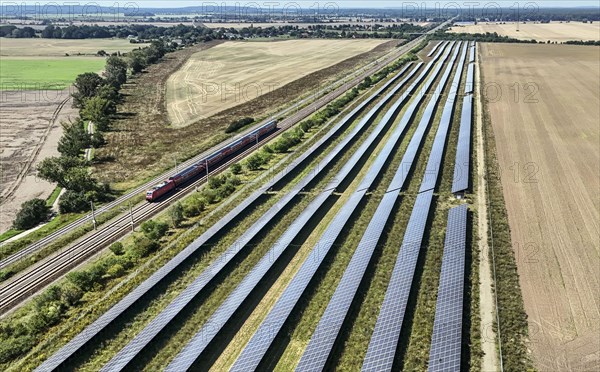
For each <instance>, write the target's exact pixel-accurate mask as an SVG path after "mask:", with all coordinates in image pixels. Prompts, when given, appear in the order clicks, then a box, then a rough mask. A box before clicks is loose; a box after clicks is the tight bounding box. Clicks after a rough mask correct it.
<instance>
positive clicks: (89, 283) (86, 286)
mask: <svg viewBox="0 0 600 372" xmlns="http://www.w3.org/2000/svg"><path fill="white" fill-rule="evenodd" d="M67 280H68V281H70V282H71V283H72V284H74V285H75V286H77V287H79V288H81V289H83V290H84V291H89V290H90V289H92V287H93V286H94V281H93V279H92V276H91V275H90V273H89V272H87V271H71V272H70V273H68V274H67Z"/></svg>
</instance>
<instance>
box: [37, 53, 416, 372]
mask: <svg viewBox="0 0 600 372" xmlns="http://www.w3.org/2000/svg"><path fill="white" fill-rule="evenodd" d="M419 67H420V64H419V65H417V66H416V67H415V70H416V69H418V68H419ZM406 68H408V66H406ZM406 68H405V69H403V70H401V72H399V73H398V74H397V75H396V76H395V77H394V78H393V79H391V80H390V81H388V82H387V83H386V84H384V85H383V86H382V87H381V88H380V89H378V90H377V91H376V92H375V93H374V94H373V95H371V96H370V97H369V98H368V99H366V100H365V101H363V102H362V103H361V104H359V105H358V106H357V107H356V108H355V109H354V110H352V111H351V112H350V113H348V114H347V115H346V116H345V117H344V118H343V119H342V120H341V121H340V123H338V124H337V125H335V126H334V127H333V128H332V129H331V130H330V131H329V132H328V133H327V134H326V135H325V136H323V137H322V138H321V139H320V140H319V141H317V142H316V143H315V144H314V145H313V146H311V148H310V149H309V150H308V151H306V152H305V153H303V154H301V155H300V156H299V157H298V158H297V159H296V161H295V162H294V163H292V165H291V166H289V167H288V168H286V169H285V170H283V171H281V172H280V173H278V174H277V175H275V176H274V177H273V178H272V179H271V181H270V182H267V184H266V185H263V186H262V187H260V188H258V190H257V191H256V192H254V193H253V194H252V195H250V196H249V197H248V198H247V199H246V200H245V201H244V202H242V203H240V204H239V205H238V206H237V207H235V208H234V209H233V210H231V211H230V212H229V213H228V214H227V215H225V216H224V217H223V218H222V219H221V220H219V221H218V222H217V223H215V224H214V225H213V226H211V227H210V228H209V229H208V230H207V231H206V232H205V233H204V234H202V235H201V236H200V237H198V238H197V239H196V240H194V242H192V243H191V244H190V245H189V246H187V247H186V248H185V249H183V250H182V251H181V252H180V253H179V254H177V255H176V256H175V257H174V258H173V259H171V261H169V262H168V263H167V264H165V265H164V266H163V267H161V268H160V269H158V270H157V271H156V272H155V273H154V274H153V275H152V276H150V277H149V278H148V279H146V280H145V281H144V282H142V284H140V285H139V286H138V287H136V288H135V289H134V290H133V291H131V292H130V293H129V294H128V295H127V296H125V297H124V298H123V299H122V300H121V301H119V302H118V303H117V304H116V305H114V306H113V307H111V308H110V309H109V310H108V311H107V312H106V313H104V314H103V315H102V316H100V318H98V319H97V320H96V321H95V322H93V323H92V324H91V325H89V326H88V327H86V328H85V329H84V330H83V331H82V332H81V333H79V334H78V335H77V336H75V337H74V338H73V339H72V340H71V341H69V342H68V343H67V344H66V345H65V346H63V347H62V348H61V349H60V350H58V351H57V352H56V353H54V354H53V355H52V356H51V357H50V358H48V359H47V360H46V361H44V363H42V364H41V365H40V366H39V367H38V368H37V369H36V370H37V371H51V370H54V369H56V368H58V367H59V366H60V365H62V364H63V363H64V362H65V361H66V360H67V359H68V358H70V357H71V356H73V355H74V354H75V353H76V352H77V351H78V350H80V349H81V348H82V347H83V346H84V345H85V344H87V343H88V342H89V341H90V340H91V339H92V338H94V337H95V336H96V335H97V334H98V333H99V332H100V331H102V330H103V329H104V328H105V327H106V326H108V325H109V324H110V323H112V322H113V321H114V320H115V319H116V318H117V317H118V316H120V315H121V314H122V313H123V312H125V311H126V310H127V309H128V308H129V307H130V306H131V305H133V304H134V303H135V302H137V301H138V300H139V299H140V298H141V297H142V296H143V295H144V294H146V293H147V292H148V291H149V290H151V289H152V288H153V287H154V286H155V285H156V284H157V283H159V282H160V281H161V280H162V279H163V278H164V277H165V276H167V275H168V274H169V273H170V272H172V271H173V270H174V269H175V268H176V267H178V266H179V265H180V264H181V263H182V262H184V261H185V260H186V259H187V258H188V257H189V256H190V255H192V254H193V253H194V252H195V251H196V250H197V249H199V248H200V247H201V246H202V245H203V244H204V243H206V241H208V240H209V239H210V238H211V237H213V236H214V235H216V234H217V233H218V232H219V231H220V230H221V229H222V228H224V227H225V226H226V225H227V224H228V223H229V221H231V220H233V219H234V218H235V217H236V216H237V215H238V214H240V213H241V212H242V211H243V210H244V209H246V207H247V206H248V205H251V204H252V203H253V202H254V201H256V200H257V199H258V198H259V197H260V196H261V195H263V194H264V193H265V192H266V191H267V190H269V189H270V188H272V187H273V186H274V185H275V184H277V183H278V182H279V181H280V180H281V179H282V178H283V177H285V176H286V175H287V174H288V173H289V172H290V171H292V170H293V169H294V168H295V167H296V166H297V165H298V164H301V163H302V162H303V161H304V160H306V159H307V158H308V157H309V156H311V154H312V153H314V152H315V151H317V150H318V149H319V148H321V146H323V144H324V143H326V142H327V141H328V140H329V139H330V138H332V137H334V136H335V135H337V134H338V132H340V130H341V129H342V128H343V127H344V126H345V125H346V123H347V122H349V121H352V120H354V119H355V118H356V117H357V116H358V115H359V114H360V112H361V111H362V110H363V109H364V108H365V107H366V106H367V105H369V104H370V103H371V102H372V101H373V100H374V99H375V98H377V97H378V95H379V94H380V93H381V92H383V91H384V90H385V89H387V87H389V86H390V85H391V84H393V83H394V82H396V81H397V80H398V79H399V78H400V77H401V76H402V74H403V73H404V72H405V71H406ZM413 73H414V72H413ZM406 81H408V80H406ZM359 129H360V128H359ZM319 169H320V168H319Z"/></svg>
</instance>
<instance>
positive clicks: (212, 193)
mask: <svg viewBox="0 0 600 372" xmlns="http://www.w3.org/2000/svg"><path fill="white" fill-rule="evenodd" d="M202 196H203V197H204V200H206V202H207V203H209V204H215V203H216V202H218V201H219V196H218V194H217V190H213V189H208V188H207V189H204V190H203V191H202Z"/></svg>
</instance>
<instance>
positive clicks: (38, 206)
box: [13, 199, 50, 230]
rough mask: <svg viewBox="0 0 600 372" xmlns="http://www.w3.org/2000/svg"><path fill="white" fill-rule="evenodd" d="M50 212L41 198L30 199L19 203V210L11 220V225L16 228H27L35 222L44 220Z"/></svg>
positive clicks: (34, 224)
mask: <svg viewBox="0 0 600 372" xmlns="http://www.w3.org/2000/svg"><path fill="white" fill-rule="evenodd" d="M49 214H50V208H49V207H47V206H46V202H45V201H44V200H42V199H32V200H28V201H26V202H25V203H23V204H21V210H20V211H19V213H17V217H16V218H15V221H14V222H13V227H14V228H15V229H17V230H27V229H31V228H32V227H34V226H36V225H37V224H39V223H41V222H44V221H46V219H48V215H49Z"/></svg>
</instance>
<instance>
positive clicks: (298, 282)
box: [232, 50, 447, 371]
mask: <svg viewBox="0 0 600 372" xmlns="http://www.w3.org/2000/svg"><path fill="white" fill-rule="evenodd" d="M441 52H442V50H440V52H438V54H437V55H436V57H435V58H434V60H432V61H431V62H430V63H429V64H428V65H427V66H426V68H425V70H424V71H423V74H422V76H421V79H420V80H422V78H423V77H424V76H425V74H426V73H427V72H428V71H429V70H431V68H432V66H433V65H434V63H435V61H436V60H437V58H439V55H440V53H441ZM445 59H447V54H446V56H445V58H444V60H445ZM438 71H439V70H438ZM433 74H437V72H434V73H432V75H433ZM432 82H433V80H432V79H429V80H428V82H427V83H426V84H428V83H429V84H431V83H432ZM415 88H416V83H415V84H413V85H412V86H411V88H409V90H407V92H405V94H403V96H402V97H401V99H400V101H405V100H406V99H407V97H409V96H410V95H411V94H412V92H413V91H414V89H415ZM405 129H406V127H405V126H402V125H401V124H399V125H398V126H397V127H396V129H395V130H394V132H393V134H392V136H391V137H390V139H389V140H388V141H389V142H388V143H392V147H391V148H390V147H387V146H386V148H384V149H383V150H382V151H381V152H380V153H379V154H378V156H377V159H376V160H375V162H374V163H373V165H372V168H371V169H375V170H374V171H373V172H371V171H369V172H368V173H367V175H365V177H364V178H363V181H362V182H361V186H359V187H358V188H357V191H356V192H354V193H353V194H352V195H351V197H350V198H349V199H348V201H347V202H346V203H345V204H344V205H343V206H342V208H341V209H340V211H339V212H338V213H337V214H336V216H335V217H334V219H333V221H332V222H331V223H330V224H329V225H328V227H327V229H326V231H325V232H324V233H323V235H322V236H321V238H320V240H319V242H318V243H317V245H316V246H315V247H313V250H312V252H311V255H310V257H309V258H307V259H306V261H305V262H304V263H303V264H302V266H301V268H300V270H299V271H298V273H297V274H296V276H294V278H293V279H292V281H291V282H290V284H289V285H288V286H287V288H286V289H285V291H284V292H283V294H282V295H281V296H280V298H279V299H278V300H277V302H276V304H275V306H274V307H273V309H272V310H271V311H270V312H269V314H267V317H266V319H265V320H264V321H263V322H262V323H261V325H260V327H259V328H258V330H257V331H256V333H255V334H254V336H253V337H252V338H251V340H250V342H249V343H248V344H247V345H246V347H245V348H244V350H243V351H242V353H241V355H240V356H239V358H238V359H237V361H236V362H235V364H234V366H233V369H232V370H234V371H248V370H254V369H257V368H258V366H259V364H260V362H261V360H262V359H263V357H264V356H265V354H266V353H267V351H268V350H269V348H270V347H271V346H272V343H273V341H274V339H275V338H276V336H277V334H279V332H280V330H281V327H282V326H283V324H284V323H285V321H286V320H287V318H288V316H289V315H290V313H291V312H292V310H293V308H294V307H295V306H296V305H297V303H298V301H299V299H300V297H301V295H302V294H303V293H304V291H305V289H306V287H307V285H308V283H309V282H310V280H311V279H312V278H313V276H314V274H315V272H316V270H317V269H318V268H319V267H320V265H321V263H322V262H323V259H324V258H325V256H327V254H328V253H329V250H330V249H331V247H332V245H333V243H334V242H335V240H336V239H337V238H338V237H339V234H340V232H341V230H342V229H343V227H344V226H345V224H346V222H347V221H348V219H349V218H350V216H351V215H352V213H353V212H354V210H355V209H356V207H357V206H358V204H359V203H360V201H361V200H362V198H363V196H364V195H365V193H366V190H367V189H368V188H369V187H370V185H371V183H372V182H373V181H374V179H375V178H376V176H377V174H378V173H379V171H380V170H381V168H382V167H383V165H384V164H385V159H387V158H388V157H389V156H390V154H391V152H392V149H393V146H394V145H395V143H397V142H398V140H399V139H400V137H401V135H402V133H403V132H404V131H405Z"/></svg>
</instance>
